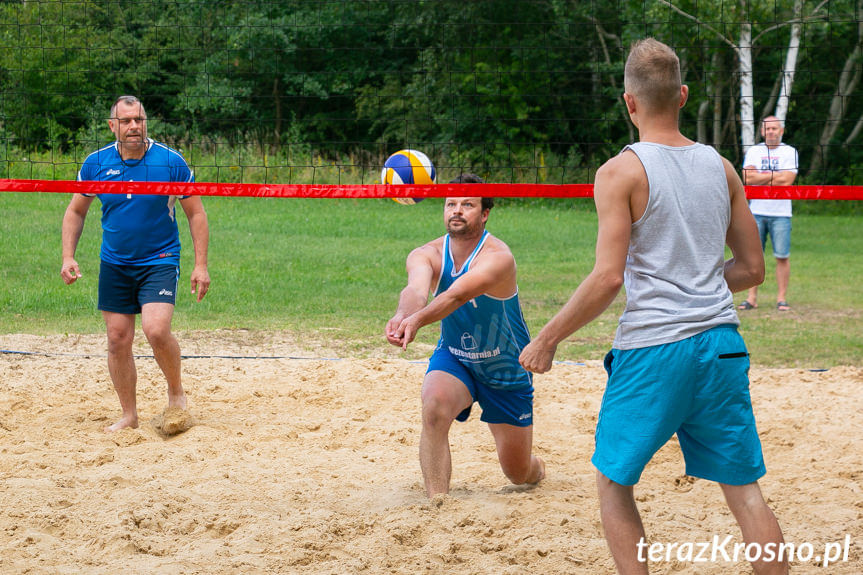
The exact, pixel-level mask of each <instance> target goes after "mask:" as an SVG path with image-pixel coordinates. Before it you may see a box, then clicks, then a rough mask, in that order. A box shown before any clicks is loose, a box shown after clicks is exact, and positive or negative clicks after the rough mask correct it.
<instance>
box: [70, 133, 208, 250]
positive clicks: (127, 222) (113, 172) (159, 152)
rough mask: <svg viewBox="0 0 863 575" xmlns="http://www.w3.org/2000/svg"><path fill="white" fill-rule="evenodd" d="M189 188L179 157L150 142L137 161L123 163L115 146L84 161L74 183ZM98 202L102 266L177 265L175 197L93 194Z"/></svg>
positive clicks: (190, 178)
mask: <svg viewBox="0 0 863 575" xmlns="http://www.w3.org/2000/svg"><path fill="white" fill-rule="evenodd" d="M86 180H90V181H103V182H104V181H121V182H193V181H194V177H193V175H192V171H191V170H190V169H189V166H188V164H186V160H184V159H183V156H181V155H180V154H179V152H176V151H174V150H172V149H171V148H169V147H167V146H165V145H163V144H160V143H158V142H154V141H153V140H149V146H148V148H147V152H146V153H145V154H144V157H143V158H141V159H140V160H125V161H124V160H123V159H122V158H121V157H120V152H119V151H118V150H117V143H116V142H115V143H113V144H111V145H109V146H105V147H104V148H101V149H99V150H97V151H95V152H93V153H92V154H90V155H89V156H87V159H85V160H84V163H83V164H82V165H81V170H80V171H79V172H78V181H86ZM97 197H98V198H99V201H100V202H102V251H101V257H102V261H104V262H107V263H110V264H115V265H132V266H143V265H157V264H172V265H180V234H179V231H178V230H177V222H176V220H175V219H174V208H175V203H176V201H177V196H161V195H142V194H97Z"/></svg>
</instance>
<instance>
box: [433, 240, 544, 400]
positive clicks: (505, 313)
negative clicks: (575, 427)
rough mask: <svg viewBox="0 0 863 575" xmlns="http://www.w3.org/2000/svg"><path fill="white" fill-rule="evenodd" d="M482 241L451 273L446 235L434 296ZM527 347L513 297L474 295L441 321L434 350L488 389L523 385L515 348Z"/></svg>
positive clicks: (526, 376) (526, 381)
mask: <svg viewBox="0 0 863 575" xmlns="http://www.w3.org/2000/svg"><path fill="white" fill-rule="evenodd" d="M487 238H488V231H484V232H483V235H482V237H481V238H480V240H479V242H478V243H477V246H476V247H475V248H474V250H473V252H471V254H470V256H468V258H467V260H465V262H464V264H463V265H462V267H461V269H459V270H456V269H455V262H454V261H453V258H452V253H451V251H450V237H449V235H447V236H445V238H444V247H443V257H442V263H441V273H440V280H439V281H438V286H437V289H436V290H435V296H437V295H439V294H440V293H442V292H444V291H446V290H447V288H449V287H450V286H451V285H452V284H453V283H454V282H455V281H456V280H457V279H458V278H460V277H461V276H462V275H464V274H465V273H466V272H467V271H468V270H469V269H470V265H471V263H473V261H474V259H475V258H476V256H477V254H478V253H479V251H480V250H481V249H482V246H483V244H484V243H485V241H486V239H487ZM528 343H530V333H529V332H528V329H527V324H526V323H525V321H524V316H523V315H522V312H521V306H520V304H519V301H518V293H515V294H513V295H512V296H511V297H509V298H505V299H501V298H495V297H491V296H488V295H480V296H477V297H475V298H474V299H472V300H470V301H469V302H467V303H465V304H464V305H462V306H461V307H459V308H458V309H457V310H455V311H454V312H452V313H451V314H450V315H448V316H447V317H445V318H444V319H443V320H441V338H440V341H439V342H438V346H439V347H440V346H446V348H447V349H448V350H449V352H450V353H451V354H452V355H453V356H455V357H456V359H458V360H459V361H460V362H461V363H462V364H463V365H464V366H465V367H467V368H468V369H469V370H470V371H472V372H473V373H474V374H475V375H476V376H477V377H478V378H479V379H481V380H482V381H483V382H484V383H486V384H487V385H489V386H491V387H507V386H509V387H512V386H524V387H527V386H529V385H531V383H532V376H531V374H530V373H529V372H527V371H525V370H524V368H522V367H521V365H519V363H518V356H519V354H520V353H521V350H522V349H524V347H525V346H526V345H527V344H528Z"/></svg>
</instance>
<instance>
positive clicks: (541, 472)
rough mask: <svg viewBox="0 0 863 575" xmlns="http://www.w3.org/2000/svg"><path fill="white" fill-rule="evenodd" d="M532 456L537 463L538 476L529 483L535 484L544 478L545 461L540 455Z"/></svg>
mask: <svg viewBox="0 0 863 575" xmlns="http://www.w3.org/2000/svg"><path fill="white" fill-rule="evenodd" d="M534 457H536V462H537V463H539V477H537V478H536V481H531V482H530V483H532V484H534V485H536V484H537V483H539V482H540V481H542V480H543V479H545V461H543V460H542V457H538V456H536V455H534Z"/></svg>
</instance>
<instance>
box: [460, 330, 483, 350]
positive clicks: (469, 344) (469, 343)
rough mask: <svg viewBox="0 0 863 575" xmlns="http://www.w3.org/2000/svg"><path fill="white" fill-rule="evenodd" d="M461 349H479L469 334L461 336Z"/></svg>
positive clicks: (465, 333)
mask: <svg viewBox="0 0 863 575" xmlns="http://www.w3.org/2000/svg"><path fill="white" fill-rule="evenodd" d="M461 347H462V349H476V348H478V347H479V344H477V343H476V340H475V339H474V337H473V336H472V335H471V334H469V333H468V332H464V333H463V334H462V336H461Z"/></svg>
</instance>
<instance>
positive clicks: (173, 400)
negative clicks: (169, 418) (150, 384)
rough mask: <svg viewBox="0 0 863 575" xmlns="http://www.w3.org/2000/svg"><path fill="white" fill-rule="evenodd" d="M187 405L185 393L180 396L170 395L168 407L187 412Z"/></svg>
mask: <svg viewBox="0 0 863 575" xmlns="http://www.w3.org/2000/svg"><path fill="white" fill-rule="evenodd" d="M187 403H188V402H187V401H186V394H185V392H182V393H180V394H179V395H171V394H170V393H168V407H176V408H177V409H182V410H184V411H185V410H186V409H188V404H187Z"/></svg>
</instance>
